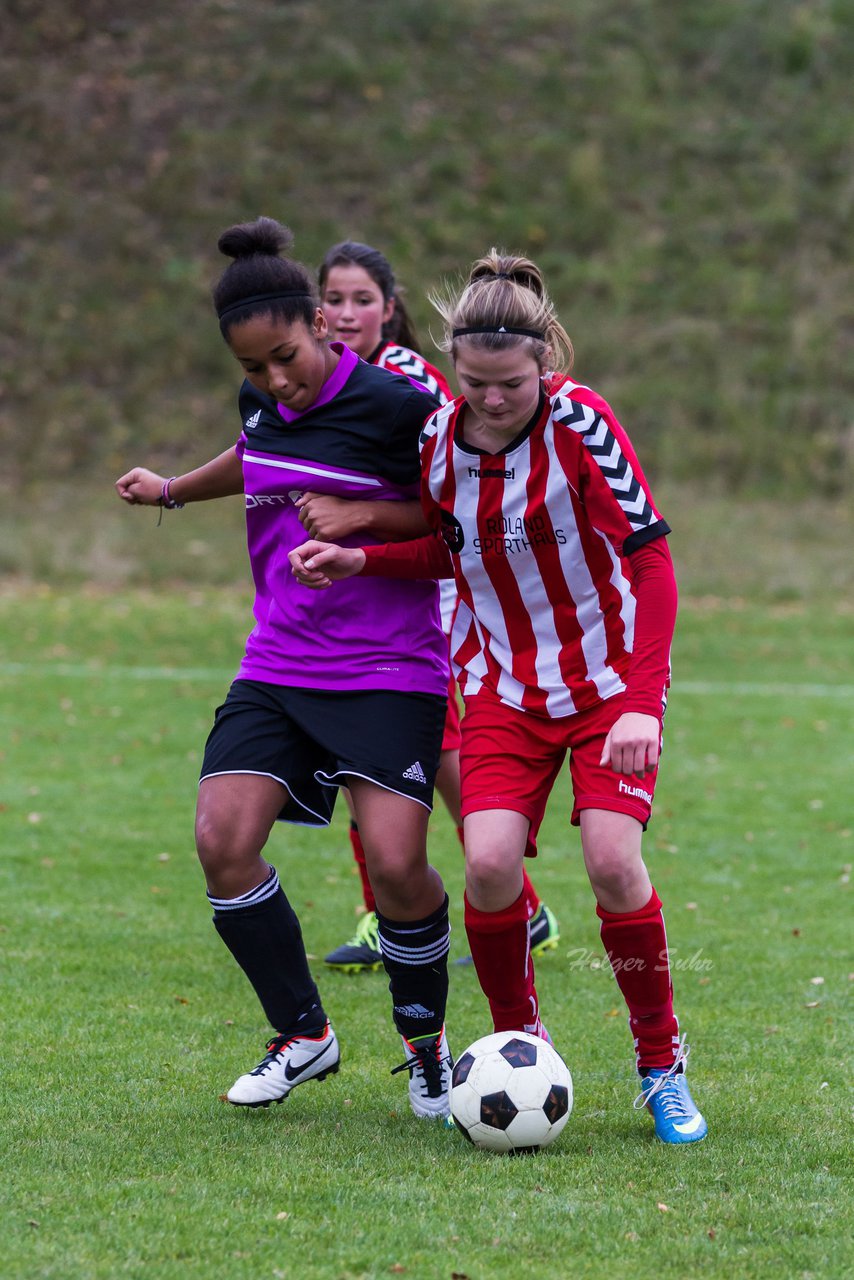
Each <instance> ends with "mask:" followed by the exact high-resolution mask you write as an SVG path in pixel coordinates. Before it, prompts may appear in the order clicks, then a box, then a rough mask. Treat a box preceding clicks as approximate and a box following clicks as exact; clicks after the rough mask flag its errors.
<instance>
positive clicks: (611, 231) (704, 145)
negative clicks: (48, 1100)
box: [0, 0, 854, 497]
mask: <svg viewBox="0 0 854 1280" xmlns="http://www.w3.org/2000/svg"><path fill="white" fill-rule="evenodd" d="M3 25H4V38H3V45H2V52H0V95H2V105H3V112H4V117H5V122H6V123H5V134H6V142H5V147H4V153H3V172H2V190H0V271H1V272H2V290H3V299H4V307H3V321H2V334H0V360H2V377H0V446H2V448H3V453H4V457H5V462H4V467H3V483H4V484H5V485H8V486H9V487H11V488H14V489H15V491H16V492H21V491H26V489H27V487H28V486H30V485H32V484H33V483H34V481H35V479H36V477H39V478H40V479H41V480H48V481H50V482H51V483H59V482H64V481H66V480H72V481H75V482H76V481H77V479H78V478H80V477H83V476H87V477H89V478H92V477H94V476H98V477H103V480H104V483H106V482H107V480H108V479H112V478H113V476H114V475H116V474H118V473H119V472H120V471H121V470H124V469H126V467H127V466H129V465H131V464H132V463H134V462H138V461H146V462H148V463H149V464H151V465H155V466H158V467H160V468H163V469H167V468H172V469H175V470H177V469H178V468H179V467H182V466H187V465H189V464H190V463H192V462H195V461H198V460H201V458H203V457H206V456H208V455H209V454H212V453H213V452H215V451H216V450H218V449H220V448H222V447H224V445H225V444H226V443H227V442H228V441H229V440H230V439H232V438H234V435H235V433H236V425H237V424H236V415H235V413H234V407H233V404H234V392H235V390H236V386H237V377H236V370H235V369H234V368H233V367H231V364H230V357H229V356H228V353H227V352H226V351H225V349H224V347H223V345H222V343H221V340H220V338H219V334H218V330H217V326H216V324H215V322H214V320H213V317H212V312H211V308H210V302H209V289H210V284H211V282H212V280H213V279H214V278H215V277H216V275H218V273H219V271H220V269H221V268H222V267H223V266H224V265H225V260H224V259H222V258H220V257H219V255H218V254H217V252H216V239H217V236H218V234H219V232H220V231H221V230H222V229H223V228H224V227H225V226H227V225H229V224H230V223H232V222H234V221H239V220H243V219H245V218H247V217H254V216H256V215H257V214H259V213H266V214H270V215H272V216H275V217H279V218H281V219H282V220H284V221H286V222H288V223H289V224H290V225H291V226H292V227H293V229H294V231H295V233H296V236H297V242H296V252H297V253H298V255H299V256H300V257H301V258H302V259H303V261H305V262H307V263H308V264H310V265H314V264H315V263H317V262H318V261H319V258H320V256H321V254H322V253H323V251H324V249H325V248H326V247H327V246H328V245H329V244H330V243H331V242H332V241H334V240H337V239H340V238H341V237H343V236H352V237H356V238H359V239H365V240H368V241H370V242H373V243H376V244H377V245H378V246H380V247H381V248H383V249H384V250H385V251H386V252H387V254H388V255H389V257H390V258H391V260H392V262H393V263H394V264H395V266H396V267H397V270H398V274H399V276H400V278H401V279H402V280H403V281H404V283H408V284H409V298H410V302H411V305H412V309H413V311H414V313H415V316H416V318H417V320H418V322H419V324H420V327H421V329H422V335H423V343H424V345H425V348H426V349H427V350H428V351H429V350H430V347H429V343H428V337H427V334H428V329H429V326H430V323H431V319H430V310H429V306H428V304H427V303H426V302H425V300H424V294H425V292H426V289H427V288H428V287H430V286H435V285H436V284H438V283H439V282H440V281H441V280H442V278H443V277H445V276H446V275H448V274H456V273H457V272H459V271H461V270H462V269H464V268H465V267H466V266H467V265H468V263H469V262H470V261H471V260H472V259H473V258H474V257H476V256H477V255H479V254H480V253H481V252H482V251H483V250H484V249H486V248H488V247H489V245H491V244H493V243H496V244H499V245H503V246H505V247H507V248H509V249H514V250H521V251H525V252H528V253H530V254H531V255H533V256H534V257H535V258H536V259H537V260H538V261H540V262H541V264H542V265H543V266H544V268H545V270H546V272H547V277H548V279H549V281H550V284H551V288H552V292H553V294H554V296H555V298H556V300H557V302H558V305H559V308H560V311H561V315H562V318H563V319H564V321H565V324H566V327H567V328H568V329H569V331H570V333H571V334H572V336H573V338H574V340H575V343H576V347H577V359H576V376H577V377H578V378H579V380H581V381H584V382H589V383H591V384H592V385H594V386H595V387H596V388H597V389H598V390H599V391H600V392H601V393H602V394H603V395H605V396H606V398H607V399H609V400H610V401H611V403H612V404H613V405H614V407H615V409H616V410H617V412H618V415H619V416H620V417H621V419H622V420H623V421H624V423H625V424H626V425H627V426H628V427H629V429H630V431H631V433H632V436H633V438H634V439H635V441H636V443H637V445H638V447H639V451H640V452H641V456H642V458H643V459H644V462H645V465H646V468H647V470H648V471H649V472H650V473H651V474H652V475H653V476H660V477H663V478H666V479H667V481H668V482H674V483H678V482H680V481H683V480H686V479H694V480H696V479H697V478H698V477H699V478H700V479H701V480H702V481H703V483H704V485H705V486H707V487H709V488H710V489H713V490H716V491H719V492H721V493H732V492H737V493H741V494H753V495H756V494H760V493H764V494H766V495H772V496H779V495H781V494H788V495H792V496H801V495H803V494H805V493H812V494H819V495H824V496H829V497H839V496H840V495H844V494H845V493H846V492H847V491H849V490H850V488H851V485H852V478H854V425H852V423H853V422H854V415H852V401H854V396H852V369H854V362H852V351H851V345H852V344H851V338H852V333H854V287H853V286H854V270H852V258H851V240H850V229H851V226H852V217H851V215H852V203H854V176H852V175H854V157H852V137H854V131H852V112H851V103H852V94H851V67H852V65H854V0H801V2H800V3H788V2H786V0H782V2H781V0H682V3H680V4H678V5H675V4H673V3H672V0H575V2H574V3H573V4H571V5H570V4H567V3H564V2H562V0H527V3H525V4H524V5H512V4H509V5H508V4H506V3H504V2H503V0H432V3H430V4H425V3H423V0H362V3H360V4H359V5H358V6H353V7H352V8H347V7H344V8H342V6H341V5H340V4H333V3H332V2H331V0H312V2H311V3H309V2H308V0H263V2H262V0H182V3H180V4H177V5H175V4H173V3H171V2H170V3H166V2H165V0H149V3H148V4H147V5H146V6H145V7H144V9H143V8H141V7H140V6H139V5H138V4H136V3H135V2H134V3H131V0H110V2H109V3H107V0H74V3H72V4H68V3H65V2H62V3H61V2H60V0H7V4H6V6H5V16H4V24H3ZM434 327H435V326H434Z"/></svg>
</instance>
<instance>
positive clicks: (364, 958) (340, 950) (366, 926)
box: [323, 911, 383, 973]
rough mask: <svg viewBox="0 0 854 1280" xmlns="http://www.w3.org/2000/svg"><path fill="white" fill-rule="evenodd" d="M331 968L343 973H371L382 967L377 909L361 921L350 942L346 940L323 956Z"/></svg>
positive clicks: (367, 913) (368, 913)
mask: <svg viewBox="0 0 854 1280" xmlns="http://www.w3.org/2000/svg"><path fill="white" fill-rule="evenodd" d="M323 962H324V964H328V965H329V967H330V969H338V970H339V971H340V972H341V973H370V972H372V971H373V970H376V969H381V968H382V963H383V957H382V952H381V951H380V927H379V921H378V920H377V913H376V912H375V911H368V912H366V913H365V915H363V916H362V918H361V920H360V921H359V923H358V925H357V927H356V932H355V933H354V934H353V937H352V938H351V939H350V940H349V942H344V943H342V945H341V946H340V947H336V948H335V950H334V951H330V953H329V955H328V956H324V958H323Z"/></svg>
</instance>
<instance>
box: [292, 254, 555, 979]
mask: <svg viewBox="0 0 854 1280" xmlns="http://www.w3.org/2000/svg"><path fill="white" fill-rule="evenodd" d="M318 284H319V286H320V300H321V306H322V308H323V313H324V315H325V316H326V320H327V323H328V325H329V330H330V334H331V337H332V338H333V339H337V340H338V341H340V342H345V343H346V344H347V346H348V347H350V348H351V350H353V351H355V353H356V355H358V356H361V358H362V359H363V360H366V361H367V362H368V364H375V365H378V366H379V367H381V368H386V369H390V370H392V371H393V372H394V373H399V374H402V375H403V376H405V377H407V378H409V379H410V381H412V382H416V383H418V384H419V385H420V386H423V387H425V388H426V389H427V390H428V391H431V392H432V393H433V394H434V395H438V396H439V397H440V399H442V400H444V401H445V402H448V401H450V400H451V399H452V393H451V389H450V387H449V385H448V382H447V380H446V378H445V376H444V374H443V373H442V372H441V370H439V369H437V368H436V367H435V365H432V364H430V363H428V361H426V360H425V359H424V357H423V356H422V355H421V354H420V351H419V341H418V333H417V330H416V328H415V324H414V322H413V321H412V319H411V317H410V315H409V312H408V310H407V307H406V303H405V300H404V291H403V289H402V288H401V286H400V285H399V284H398V282H397V280H396V278H395V274H394V271H393V270H392V266H391V263H390V262H389V261H388V259H387V258H386V257H385V255H384V254H383V253H381V252H380V251H379V249H375V248H373V247H372V246H371V245H367V244H362V243H360V242H359V241H355V240H344V241H342V242H341V243H340V244H335V245H333V246H332V248H331V249H329V250H328V251H327V253H326V254H325V256H324V258H323V261H322V263H321V264H320V269H319V271H318ZM298 505H299V506H300V508H301V510H300V519H301V520H302V523H303V525H304V526H305V528H306V529H307V531H308V532H309V533H310V534H311V535H312V536H313V537H317V538H324V539H330V540H337V539H339V538H343V537H345V536H347V535H349V534H352V533H354V532H357V531H358V528H359V521H360V517H361V514H362V508H363V507H364V506H365V505H366V504H363V503H359V502H358V501H355V502H349V501H344V500H342V499H339V498H335V497H333V496H331V495H329V494H315V493H304V494H303V495H302V498H301V499H300V500H299V503H298ZM416 510H417V518H416V521H415V524H414V525H413V526H412V528H411V529H410V530H409V531H408V532H407V524H406V522H405V514H404V513H403V512H402V511H401V513H400V514H401V519H402V520H403V521H404V523H402V525H401V534H400V536H401V537H412V536H413V531H414V532H417V531H418V530H419V529H420V528H423V525H421V523H420V522H421V519H422V518H423V517H422V515H421V510H420V507H417V508H416ZM365 514H367V515H369V514H370V513H369V512H368V513H365ZM440 587H441V599H440V602H441V610H442V625H443V627H444V629H445V631H446V633H447V634H450V630H451V623H452V620H453V615H454V612H455V609H456V604H457V593H456V589H455V587H454V583H453V580H452V579H444V580H443V581H442V582H441V583H440ZM436 787H437V789H438V791H439V794H440V795H441V796H442V799H443V800H444V802H445V806H446V808H447V810H448V812H449V814H450V815H451V818H452V820H453V822H454V824H455V826H456V828H457V832H458V834H459V837H460V841H461V842H462V838H463V828H462V815H461V810H460V802H461V797H460V720H459V711H458V707H457V696H456V684H455V681H454V679H453V676H452V677H451V681H450V686H449V691H448V710H447V716H446V720H445V733H444V738H443V741H442V754H441V757H440V763H439V771H438V773H437V775H436ZM344 795H345V798H346V799H347V800H348V803H349V796H348V794H347V792H346V791H345V792H344ZM350 843H351V846H352V849H353V856H354V858H355V861H356V865H357V866H358V868H359V874H360V877H361V884H362V895H363V900H364V906H365V914H364V916H363V917H362V919H361V920H360V921H359V925H358V928H357V930H356V933H355V935H354V936H353V937H352V938H350V939H348V940H347V941H346V942H344V943H343V944H342V945H341V946H339V947H336V948H335V950H334V951H332V952H330V953H329V955H327V956H326V957H325V962H326V964H328V965H329V966H330V967H331V968H335V969H340V970H342V971H343V972H347V973H358V972H363V971H365V970H372V969H378V968H379V967H380V966H381V964H382V956H381V954H380V950H379V938H378V935H377V915H376V903H375V901H374V895H373V890H372V888H371V884H370V880H369V878H368V872H367V867H366V865H365V854H364V850H363V849H362V842H361V837H360V835H359V829H358V826H357V824H356V821H355V818H354V817H353V813H352V806H351V822H350ZM524 887H525V894H526V903H527V910H528V913H529V916H530V920H531V934H532V950H533V952H534V954H541V953H543V952H545V951H547V950H551V949H552V948H554V947H555V946H556V945H557V941H558V938H559V936H560V935H559V932H558V925H557V921H556V919H555V917H554V914H553V913H552V912H551V911H550V910H549V908H548V907H547V906H546V905H545V903H543V902H541V900H540V898H539V896H538V894H537V891H536V889H535V888H534V886H533V884H532V883H531V881H530V880H529V878H528V876H527V875H526V874H525V875H524Z"/></svg>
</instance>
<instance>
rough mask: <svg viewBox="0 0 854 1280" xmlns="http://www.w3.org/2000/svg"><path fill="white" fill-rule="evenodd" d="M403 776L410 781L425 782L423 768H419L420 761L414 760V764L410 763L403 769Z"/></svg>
mask: <svg viewBox="0 0 854 1280" xmlns="http://www.w3.org/2000/svg"><path fill="white" fill-rule="evenodd" d="M403 776H404V778H408V779H409V781H410V782H424V783H426V782H427V777H426V775H425V773H424V770H423V769H422V768H421V761H420V760H416V761H415V764H411V765H410V766H409V768H408V769H404V771H403Z"/></svg>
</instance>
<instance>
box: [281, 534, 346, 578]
mask: <svg viewBox="0 0 854 1280" xmlns="http://www.w3.org/2000/svg"><path fill="white" fill-rule="evenodd" d="M288 559H289V560H290V562H291V573H292V574H293V575H294V577H295V578H296V580H297V582H300V583H302V585H303V586H304V587H311V588H313V589H314V590H315V591H322V590H324V588H326V587H331V586H332V583H333V582H338V581H340V580H341V579H342V578H352V577H353V575H354V574H357V573H360V572H361V570H362V569H363V568H364V567H365V553H364V551H363V550H362V548H361V547H336V546H335V545H334V544H333V543H329V542H317V541H316V540H315V539H314V538H312V539H311V540H310V541H309V542H303V543H301V544H300V545H299V546H298V547H294V549H293V551H289V552H288Z"/></svg>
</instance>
